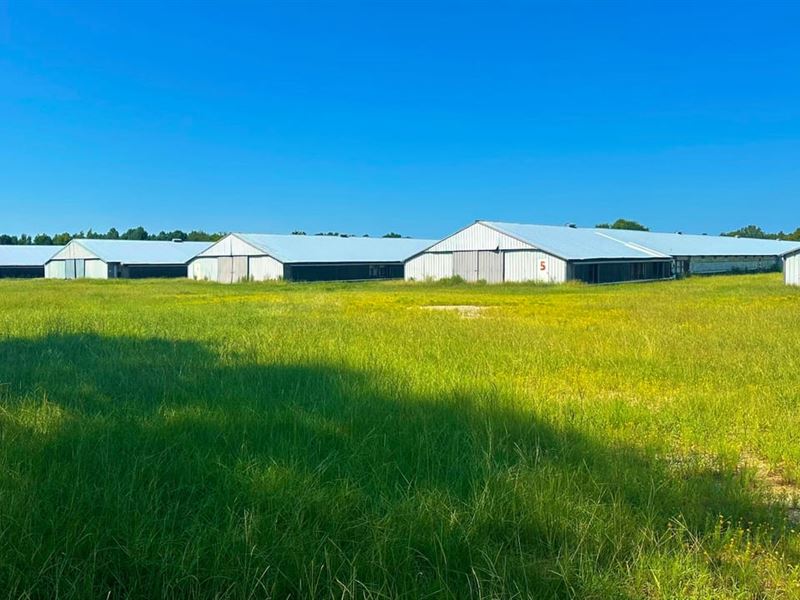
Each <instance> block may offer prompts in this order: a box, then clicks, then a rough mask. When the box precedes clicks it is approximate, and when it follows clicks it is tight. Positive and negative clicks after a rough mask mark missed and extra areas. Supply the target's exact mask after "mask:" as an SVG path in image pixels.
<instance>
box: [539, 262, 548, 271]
mask: <svg viewBox="0 0 800 600" xmlns="http://www.w3.org/2000/svg"><path fill="white" fill-rule="evenodd" d="M539 270H540V271H546V270H547V264H546V263H545V262H544V261H543V260H540V261H539Z"/></svg>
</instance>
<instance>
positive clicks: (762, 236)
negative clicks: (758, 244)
mask: <svg viewBox="0 0 800 600" xmlns="http://www.w3.org/2000/svg"><path fill="white" fill-rule="evenodd" d="M722 235H724V236H726V237H743V238H756V239H759V240H770V239H772V240H774V239H776V238H777V237H778V236H777V235H775V234H772V233H767V232H766V231H764V230H763V229H761V227H758V226H757V225H747V226H746V227H741V228H739V229H736V230H734V231H728V232H727V233H723V234H722Z"/></svg>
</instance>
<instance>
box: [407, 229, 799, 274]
mask: <svg viewBox="0 0 800 600" xmlns="http://www.w3.org/2000/svg"><path fill="white" fill-rule="evenodd" d="M794 248H800V244H798V243H795V242H779V241H773V240H756V239H745V238H732V237H721V236H705V235H682V234H676V233H651V232H645V231H627V230H616V229H594V228H592V229H589V228H577V227H554V226H550V225H524V224H519V223H499V222H494V221H477V222H475V223H474V224H472V225H470V226H468V227H466V228H464V229H462V230H461V231H458V232H456V233H455V234H453V235H451V236H450V237H448V238H445V239H444V240H442V241H440V242H438V243H436V244H434V245H433V246H431V247H430V248H427V249H426V250H425V251H424V252H421V253H419V254H418V255H415V256H414V257H412V258H410V259H409V260H408V261H407V262H406V273H405V277H406V279H417V280H420V279H443V278H447V277H453V276H459V277H462V278H463V279H465V280H467V281H478V280H485V281H487V282H489V283H497V282H503V281H509V282H510V281H540V282H547V283H562V282H565V281H569V280H579V281H584V282H587V283H613V282H623V281H646V280H653V279H667V278H670V277H674V276H682V275H688V274H712V273H736V272H754V271H770V270H778V269H780V264H781V258H780V257H781V255H782V254H784V253H785V252H787V251H790V250H792V249H794Z"/></svg>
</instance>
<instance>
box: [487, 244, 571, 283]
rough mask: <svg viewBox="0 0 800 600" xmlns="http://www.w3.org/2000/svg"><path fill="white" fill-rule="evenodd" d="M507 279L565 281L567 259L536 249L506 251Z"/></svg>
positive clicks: (545, 281) (546, 281) (544, 281)
mask: <svg viewBox="0 0 800 600" xmlns="http://www.w3.org/2000/svg"><path fill="white" fill-rule="evenodd" d="M503 255H504V261H505V268H504V270H505V281H539V282H542V283H564V282H565V281H566V280H567V263H566V261H564V260H562V259H560V258H556V257H555V256H551V255H550V254H545V253H544V252H539V251H536V250H519V251H514V252H504V253H503Z"/></svg>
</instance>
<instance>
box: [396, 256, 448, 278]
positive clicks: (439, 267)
mask: <svg viewBox="0 0 800 600" xmlns="http://www.w3.org/2000/svg"><path fill="white" fill-rule="evenodd" d="M452 276H453V254H452V253H451V252H443V253H435V252H426V253H424V254H420V255H419V256H415V257H414V258H412V259H411V260H409V261H408V262H406V265H405V278H406V279H407V280H410V279H413V280H415V281H425V280H426V279H433V280H436V279H448V278H450V277H452Z"/></svg>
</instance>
